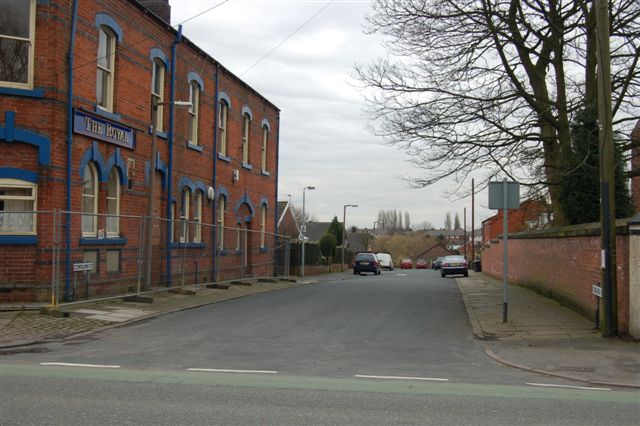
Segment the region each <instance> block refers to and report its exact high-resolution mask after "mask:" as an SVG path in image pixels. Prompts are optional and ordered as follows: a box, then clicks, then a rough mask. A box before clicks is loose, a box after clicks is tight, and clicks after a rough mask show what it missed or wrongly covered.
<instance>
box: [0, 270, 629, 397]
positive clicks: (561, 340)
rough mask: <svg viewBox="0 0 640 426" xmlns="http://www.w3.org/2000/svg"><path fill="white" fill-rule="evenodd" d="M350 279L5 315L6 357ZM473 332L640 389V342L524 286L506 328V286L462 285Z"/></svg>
mask: <svg viewBox="0 0 640 426" xmlns="http://www.w3.org/2000/svg"><path fill="white" fill-rule="evenodd" d="M349 277H352V274H351V273H350V272H343V273H332V274H324V275H316V276H313V277H305V278H300V279H298V280H297V281H295V280H291V281H285V280H269V281H262V282H258V281H256V280H251V281H248V280H246V281H245V282H242V283H236V284H230V285H229V288H228V289H209V288H204V287H194V288H189V289H187V291H182V292H177V293H170V292H158V293H155V294H153V295H152V296H153V303H137V302H127V301H123V300H121V299H117V300H109V301H100V302H92V303H82V304H74V305H66V306H63V307H61V308H60V309H59V310H58V311H57V312H55V313H56V314H57V315H50V314H47V315H45V314H40V313H38V312H34V311H3V312H0V354H3V353H4V354H7V353H11V352H13V351H19V350H25V348H29V347H34V345H36V344H38V343H44V342H50V341H58V340H62V339H66V338H71V337H78V336H79V335H83V334H90V333H94V332H97V331H100V330H104V329H107V328H111V327H117V326H120V325H122V324H129V323H132V322H135V321H140V320H144V319H147V318H150V317H154V316H157V315H162V314H165V313H169V312H175V311H179V310H184V309H190V308H193V307H197V306H202V305H208V304H211V303H217V302H221V301H224V300H229V299H233V298H238V297H246V296H250V295H252V294H257V293H262V292H267V291H276V290H280V289H284V288H290V287H295V286H301V285H311V284H317V283H321V282H323V281H332V280H337V279H347V278H349ZM456 281H457V283H458V288H459V289H460V293H461V294H462V297H463V300H464V303H465V306H466V309H467V313H468V315H469V319H470V321H471V325H472V327H473V332H474V335H475V336H476V338H478V339H479V340H481V341H482V344H483V346H484V349H485V352H486V353H487V355H488V356H489V357H491V358H493V359H495V360H496V361H498V362H500V363H503V364H506V365H510V366H512V367H515V368H520V369H523V370H527V371H534V372H538V373H543V374H546V375H551V376H559V377H564V378H568V379H572V380H576V381H580V382H584V383H588V384H591V385H606V386H626V387H633V388H638V389H640V343H639V342H633V341H630V340H625V339H621V338H607V339H605V338H602V337H601V335H600V332H599V331H597V330H594V329H593V322H592V321H590V320H588V319H587V318H584V317H582V316H581V315H579V314H577V313H575V312H573V311H571V310H569V309H568V308H566V307H563V306H562V305H560V304H558V303H557V302H555V301H553V300H551V299H548V298H546V297H544V296H541V295H539V294H537V293H535V292H533V291H531V290H528V289H526V288H523V287H519V286H513V285H512V286H510V287H509V318H508V319H509V320H508V322H506V323H503V322H502V282H501V281H499V280H497V279H494V278H492V277H490V276H488V275H486V274H483V273H476V272H471V273H470V274H469V277H468V278H458V279H456Z"/></svg>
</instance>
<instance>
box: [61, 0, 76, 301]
mask: <svg viewBox="0 0 640 426" xmlns="http://www.w3.org/2000/svg"><path fill="white" fill-rule="evenodd" d="M77 21H78V0H74V1H73V12H72V16H71V34H70V37H69V52H68V53H67V60H68V64H67V65H68V67H69V68H68V71H67V77H68V80H67V181H66V186H67V188H66V189H67V191H66V192H67V205H66V209H67V213H66V225H65V230H64V238H65V242H66V248H65V281H64V300H68V299H69V296H70V292H71V214H70V213H69V212H70V211H71V161H72V158H73V156H72V152H73V150H72V148H73V67H74V62H75V60H74V50H75V46H76V22H77Z"/></svg>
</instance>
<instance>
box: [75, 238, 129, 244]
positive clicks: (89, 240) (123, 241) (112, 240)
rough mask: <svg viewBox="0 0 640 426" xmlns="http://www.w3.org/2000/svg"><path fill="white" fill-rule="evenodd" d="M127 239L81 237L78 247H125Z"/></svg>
mask: <svg viewBox="0 0 640 426" xmlns="http://www.w3.org/2000/svg"><path fill="white" fill-rule="evenodd" d="M125 244H127V239H126V238H123V237H119V238H111V237H109V238H95V237H82V238H80V245H102V246H104V245H125Z"/></svg>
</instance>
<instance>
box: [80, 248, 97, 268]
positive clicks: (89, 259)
mask: <svg viewBox="0 0 640 426" xmlns="http://www.w3.org/2000/svg"><path fill="white" fill-rule="evenodd" d="M82 262H83V263H93V271H92V272H98V251H97V250H88V251H85V252H82Z"/></svg>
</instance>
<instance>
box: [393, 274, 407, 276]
mask: <svg viewBox="0 0 640 426" xmlns="http://www.w3.org/2000/svg"><path fill="white" fill-rule="evenodd" d="M396 276H397V277H406V276H407V274H396Z"/></svg>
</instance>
